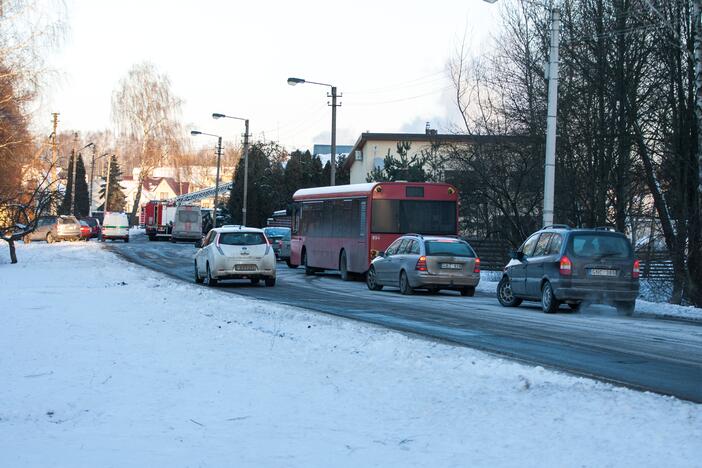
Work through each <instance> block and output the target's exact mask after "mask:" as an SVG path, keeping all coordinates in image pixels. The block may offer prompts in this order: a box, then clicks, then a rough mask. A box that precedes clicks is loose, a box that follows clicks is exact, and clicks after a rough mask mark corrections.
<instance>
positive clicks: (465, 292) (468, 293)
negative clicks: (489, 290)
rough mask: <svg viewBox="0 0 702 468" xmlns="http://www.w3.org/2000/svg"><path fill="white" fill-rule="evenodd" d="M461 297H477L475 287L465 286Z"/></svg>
mask: <svg viewBox="0 0 702 468" xmlns="http://www.w3.org/2000/svg"><path fill="white" fill-rule="evenodd" d="M461 296H468V297H473V296H475V286H464V287H462V288H461Z"/></svg>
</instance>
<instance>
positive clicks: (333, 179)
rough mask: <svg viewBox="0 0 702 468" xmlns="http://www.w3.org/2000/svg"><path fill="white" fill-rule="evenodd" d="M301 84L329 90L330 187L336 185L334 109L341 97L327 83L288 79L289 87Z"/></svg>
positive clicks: (333, 87) (334, 88) (334, 87)
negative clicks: (330, 118)
mask: <svg viewBox="0 0 702 468" xmlns="http://www.w3.org/2000/svg"><path fill="white" fill-rule="evenodd" d="M302 83H309V84H315V85H320V86H327V87H329V88H331V94H330V93H327V97H330V98H331V104H330V105H331V108H332V121H331V162H330V166H331V181H330V182H331V185H336V108H337V107H339V106H340V105H341V104H337V102H336V98H337V97H341V95H340V94H337V92H336V86H333V85H330V84H327V83H317V82H315V81H308V80H305V79H303V78H288V84H289V85H290V86H295V85H298V84H302Z"/></svg>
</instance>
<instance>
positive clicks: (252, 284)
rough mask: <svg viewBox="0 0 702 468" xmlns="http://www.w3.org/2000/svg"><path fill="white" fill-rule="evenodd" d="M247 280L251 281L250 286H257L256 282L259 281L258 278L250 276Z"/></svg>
mask: <svg viewBox="0 0 702 468" xmlns="http://www.w3.org/2000/svg"><path fill="white" fill-rule="evenodd" d="M249 281H251V286H258V283H260V282H261V279H260V278H251V279H250V280H249Z"/></svg>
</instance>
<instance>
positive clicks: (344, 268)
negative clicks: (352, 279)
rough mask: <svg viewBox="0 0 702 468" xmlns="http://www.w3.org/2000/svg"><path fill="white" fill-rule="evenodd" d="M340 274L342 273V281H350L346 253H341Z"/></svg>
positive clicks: (343, 251)
mask: <svg viewBox="0 0 702 468" xmlns="http://www.w3.org/2000/svg"><path fill="white" fill-rule="evenodd" d="M339 273H341V280H342V281H348V280H349V267H348V265H347V263H346V251H345V250H342V251H341V260H339Z"/></svg>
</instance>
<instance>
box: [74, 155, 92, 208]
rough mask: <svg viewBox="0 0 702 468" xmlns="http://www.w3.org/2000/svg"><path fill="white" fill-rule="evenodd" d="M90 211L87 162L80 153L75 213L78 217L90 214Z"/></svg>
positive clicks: (77, 165)
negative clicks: (86, 171)
mask: <svg viewBox="0 0 702 468" xmlns="http://www.w3.org/2000/svg"><path fill="white" fill-rule="evenodd" d="M89 213H90V195H89V194H88V183H87V182H86V181H85V164H84V163H83V155H82V154H80V153H79V154H78V162H77V164H76V199H75V213H74V214H75V215H76V216H78V217H83V216H88V214H89Z"/></svg>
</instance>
